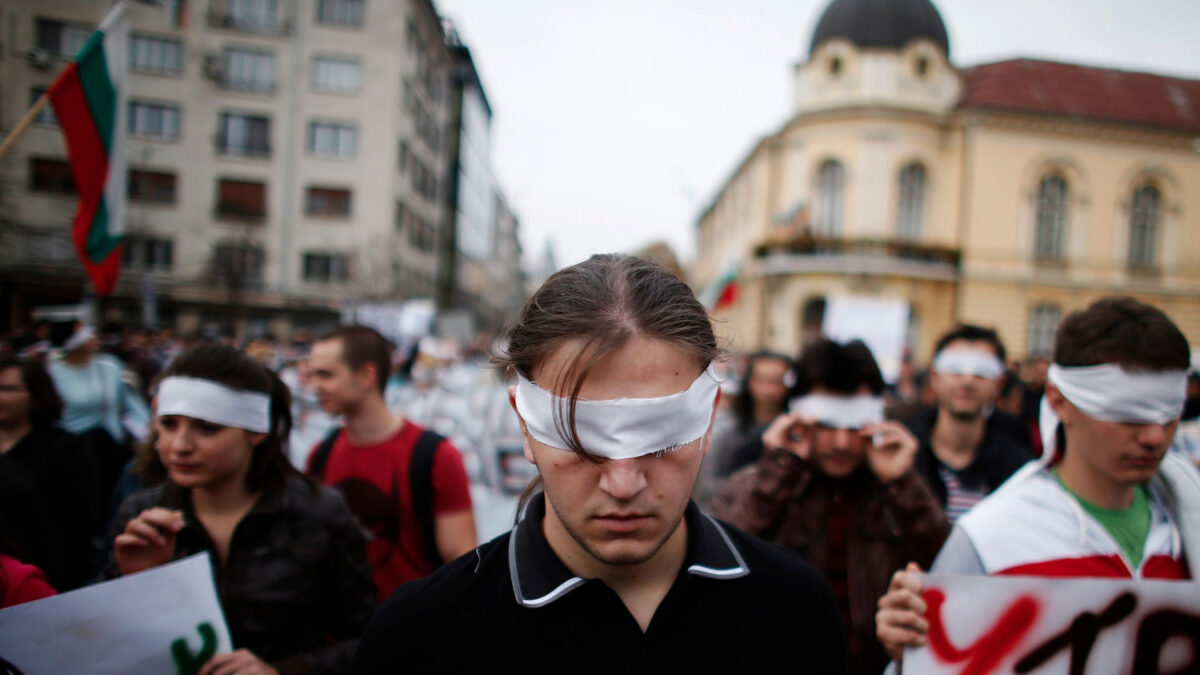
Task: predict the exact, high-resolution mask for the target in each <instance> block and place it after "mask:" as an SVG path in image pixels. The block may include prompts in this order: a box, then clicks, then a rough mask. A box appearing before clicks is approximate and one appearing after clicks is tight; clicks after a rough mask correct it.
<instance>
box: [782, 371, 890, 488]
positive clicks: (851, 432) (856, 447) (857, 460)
mask: <svg viewBox="0 0 1200 675" xmlns="http://www.w3.org/2000/svg"><path fill="white" fill-rule="evenodd" d="M810 393H811V394H823V395H826V396H844V397H845V398H847V399H849V398H851V397H849V396H846V395H845V394H842V393H839V392H835V391H829V390H828V389H825V388H824V387H813V389H812V391H811V392H810ZM870 393H871V389H870V387H867V386H865V385H864V386H863V387H862V388H861V389H859V390H858V394H868V395H869V394H870ZM796 433H807V434H809V440H810V443H811V444H812V446H811V447H812V455H811V457H812V461H813V462H815V463H816V465H817V467H818V468H819V469H820V470H821V471H822V472H824V473H825V474H827V475H829V476H833V477H834V478H845V477H846V476H849V475H850V474H852V473H854V471H855V469H857V468H858V467H859V465H861V464H862V463H863V460H864V459H865V458H866V452H867V442H866V439H865V438H864V437H863V435H862V432H861V431H860V430H858V429H837V428H834V427H829V426H823V425H821V424H816V425H814V426H811V427H808V428H807V429H793V434H796Z"/></svg>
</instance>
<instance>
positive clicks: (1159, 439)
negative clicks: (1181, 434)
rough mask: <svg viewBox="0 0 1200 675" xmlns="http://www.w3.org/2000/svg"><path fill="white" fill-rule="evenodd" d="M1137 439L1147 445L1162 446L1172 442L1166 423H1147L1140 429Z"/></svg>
mask: <svg viewBox="0 0 1200 675" xmlns="http://www.w3.org/2000/svg"><path fill="white" fill-rule="evenodd" d="M1137 441H1138V443H1141V444H1142V445H1144V446H1146V447H1152V448H1161V447H1164V446H1166V445H1167V444H1168V443H1169V442H1170V434H1169V433H1168V431H1167V425H1165V424H1146V425H1143V426H1142V427H1141V428H1140V429H1138V433H1137Z"/></svg>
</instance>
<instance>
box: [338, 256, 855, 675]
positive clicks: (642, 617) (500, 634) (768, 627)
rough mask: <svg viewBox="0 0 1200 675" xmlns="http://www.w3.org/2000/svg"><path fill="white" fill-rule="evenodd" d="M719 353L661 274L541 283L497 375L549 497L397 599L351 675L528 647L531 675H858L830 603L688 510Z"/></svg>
mask: <svg viewBox="0 0 1200 675" xmlns="http://www.w3.org/2000/svg"><path fill="white" fill-rule="evenodd" d="M718 354H719V350H718V347H717V341H716V338H715V336H714V334H713V329H712V325H711V323H710V321H709V318H708V316H707V314H706V312H705V310H704V307H703V306H702V305H701V304H700V303H699V302H698V301H697V300H696V298H695V296H694V295H693V294H692V291H691V289H690V288H688V286H687V285H686V284H684V283H683V282H682V281H680V280H679V279H678V278H676V277H674V276H673V275H671V274H670V273H669V272H668V271H667V270H666V269H664V268H663V267H661V266H659V265H656V264H653V263H651V262H648V261H645V260H642V259H639V258H634V257H629V256H620V255H603V256H593V257H592V258H591V259H589V260H587V261H585V262H583V263H580V264H578V265H574V266H572V267H569V268H566V269H564V270H562V271H560V272H558V273H557V274H555V275H554V276H553V277H551V278H550V279H549V280H547V281H546V283H545V284H544V285H543V286H542V287H541V289H539V290H538V291H537V292H536V293H535V294H534V295H533V297H532V298H530V299H529V301H528V302H527V303H526V304H525V307H524V309H523V310H522V312H521V315H520V317H519V318H518V319H517V321H516V322H515V324H514V326H513V327H512V329H511V331H510V332H509V335H508V341H507V347H506V349H505V353H504V354H503V355H502V356H499V357H498V358H497V362H498V363H499V364H500V365H502V366H506V367H508V368H510V369H511V371H513V372H514V374H515V375H516V377H517V384H516V385H515V386H514V387H512V388H511V389H510V400H511V403H512V406H513V408H514V410H515V412H516V414H517V416H518V419H519V420H520V422H521V429H522V432H523V434H524V438H525V457H526V458H527V459H528V460H529V461H530V462H532V463H533V464H535V465H536V466H537V468H538V471H539V473H540V475H541V481H540V490H539V491H537V492H536V493H534V494H532V495H531V496H530V497H529V499H528V500H527V506H526V508H525V509H524V514H523V517H522V518H521V520H520V521H519V522H518V523H517V524H516V526H515V527H514V528H513V530H512V531H511V532H509V533H507V534H505V535H502V536H501V537H499V538H497V539H495V540H493V541H492V542H489V543H487V544H484V545H483V546H481V547H479V548H478V549H477V550H476V551H475V553H474V554H473V555H467V556H463V557H462V558H459V559H458V560H456V561H454V562H451V563H448V564H447V565H445V566H444V567H442V568H441V569H439V570H438V571H437V572H435V573H434V574H433V575H432V576H430V577H426V578H424V579H421V580H419V581H415V582H413V583H410V584H407V585H405V586H403V587H402V588H401V589H400V590H399V591H397V592H396V594H395V595H393V596H392V597H391V598H390V599H389V600H388V601H387V602H386V603H385V604H384V605H383V606H382V607H381V608H380V610H379V612H377V613H376V615H375V617H374V618H373V620H372V622H371V625H370V626H368V627H367V631H366V633H364V635H363V639H362V643H361V645H360V648H359V652H358V658H357V660H356V663H355V672H361V673H375V672H394V670H395V668H396V665H395V664H399V663H403V664H404V668H405V670H406V672H417V673H425V672H479V671H487V670H492V669H494V668H495V667H496V665H497V664H496V661H497V655H499V654H504V653H508V652H509V651H511V648H512V645H513V644H514V641H518V642H519V644H521V645H522V646H523V650H525V651H526V653H524V654H522V659H521V661H520V663H519V664H518V665H517V667H518V668H520V669H522V670H523V672H537V673H542V672H545V673H550V672H560V671H584V672H614V673H616V672H632V671H660V672H713V671H716V670H728V671H730V672H759V671H763V670H766V669H767V668H771V667H776V666H778V664H780V663H784V664H789V663H791V664H800V663H803V664H804V666H803V667H804V669H805V670H806V672H811V673H834V672H844V669H845V666H844V661H845V652H844V641H843V637H842V635H841V630H840V620H839V619H838V616H837V609H836V607H835V605H834V600H833V594H832V592H831V591H830V589H829V587H828V585H827V584H826V583H825V582H824V581H823V580H821V579H820V578H819V577H818V576H817V575H816V573H815V572H814V571H813V570H812V569H811V568H810V567H808V566H807V565H806V564H804V563H803V561H801V560H800V559H799V558H797V557H795V556H792V555H790V554H788V553H786V552H784V551H782V550H780V549H777V548H775V547H772V546H770V545H769V544H766V543H765V542H762V541H761V540H758V539H755V538H753V537H750V536H748V535H746V534H745V533H743V532H741V531H738V530H736V529H734V528H732V527H729V526H727V525H724V524H721V523H718V522H717V521H716V520H713V519H712V518H709V517H707V516H705V515H704V514H702V513H700V510H699V509H698V508H697V507H696V505H695V504H694V503H693V502H691V500H690V496H691V493H692V490H693V487H694V485H695V483H696V479H697V476H698V474H699V472H700V467H701V463H702V462H703V461H704V458H705V455H706V454H707V451H708V446H709V442H710V437H711V429H712V420H713V415H714V409H715V405H716V403H717V401H718V399H719V392H718V387H719V384H720V383H719V382H718V381H717V380H716V379H715V377H714V376H713V373H712V370H711V368H710V365H711V363H712V361H713V360H714V359H715V358H716V357H717V356H718ZM747 627H752V628H749V629H745V628H747ZM463 644H469V645H471V647H472V648H471V649H462V647H461V645H463Z"/></svg>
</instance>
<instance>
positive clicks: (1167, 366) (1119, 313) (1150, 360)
mask: <svg viewBox="0 0 1200 675" xmlns="http://www.w3.org/2000/svg"><path fill="white" fill-rule="evenodd" d="M1190 358H1191V350H1190V348H1189V347H1188V342H1187V338H1185V337H1184V336H1183V333H1182V332H1181V331H1180V330H1179V328H1178V327H1177V326H1176V325H1175V324H1174V323H1172V322H1171V320H1170V319H1169V318H1167V315H1166V314H1163V313H1162V311H1161V310H1159V309H1158V308H1156V307H1151V306H1150V305H1147V304H1146V303H1144V302H1139V301H1138V300H1134V299H1133V298H1129V297H1113V298H1103V299H1101V300H1097V301H1096V302H1094V303H1092V305H1091V306H1090V307H1088V308H1087V309H1085V310H1082V311H1077V312H1072V313H1071V314H1070V315H1068V316H1067V318H1066V319H1063V321H1062V323H1061V324H1059V326H1058V335H1057V336H1056V337H1055V340H1054V362H1055V363H1057V364H1058V365H1060V366H1067V367H1072V366H1076V367H1077V366H1098V365H1101V364H1105V363H1114V364H1116V365H1119V366H1121V367H1122V368H1124V369H1126V370H1142V371H1151V372H1161V371H1164V370H1186V369H1187V367H1188V364H1189V361H1190Z"/></svg>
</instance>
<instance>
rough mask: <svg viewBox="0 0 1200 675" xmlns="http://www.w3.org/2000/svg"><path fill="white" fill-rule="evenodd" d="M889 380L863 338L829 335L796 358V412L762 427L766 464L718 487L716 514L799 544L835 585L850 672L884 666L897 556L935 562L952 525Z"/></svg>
mask: <svg viewBox="0 0 1200 675" xmlns="http://www.w3.org/2000/svg"><path fill="white" fill-rule="evenodd" d="M882 392H883V377H882V375H881V374H880V372H879V367H878V366H877V365H876V363H875V359H874V358H873V357H872V356H871V352H870V350H869V349H867V347H866V346H865V345H864V344H863V343H861V342H851V343H848V344H844V345H843V344H838V343H835V342H832V341H830V340H822V341H820V342H816V343H813V344H810V345H809V346H808V347H806V348H805V350H804V353H803V354H802V355H801V357H800V360H799V361H798V362H797V364H796V383H795V385H794V386H793V388H792V390H791V392H790V395H789V398H790V401H789V404H788V410H789V412H787V413H785V414H783V415H780V416H779V417H778V418H776V419H775V421H773V422H772V423H771V424H770V425H768V427H767V429H766V431H764V432H763V434H762V443H763V446H764V448H763V451H762V453H761V456H760V458H759V460H758V462H757V463H756V464H753V465H751V466H748V467H746V468H744V469H742V470H740V471H738V472H737V473H735V474H734V475H733V476H732V477H731V478H730V479H729V480H728V481H727V482H726V483H725V484H723V485H722V486H721V487H720V488H718V490H717V494H716V497H715V498H714V499H713V515H714V516H716V517H717V518H721V519H724V520H727V521H729V522H730V523H732V524H734V525H737V526H738V527H741V528H742V529H744V530H746V531H748V532H750V533H751V534H755V535H758V536H760V537H762V538H764V539H767V540H768V541H772V542H775V543H777V544H780V545H782V546H784V547H787V548H790V549H793V550H795V551H797V552H799V553H800V554H801V555H803V556H804V558H805V559H806V560H808V562H809V563H810V564H812V565H813V566H814V567H816V568H817V570H818V571H820V572H821V573H823V574H824V575H825V577H826V579H827V580H828V581H829V582H830V584H831V585H832V586H833V591H834V596H835V597H836V598H837V599H838V601H839V603H840V605H841V609H842V616H843V620H844V621H845V627H846V629H847V634H848V635H849V647H850V649H849V651H850V672H852V673H856V674H858V673H861V674H863V675H868V674H870V675H876V674H877V673H879V672H880V671H881V670H882V669H883V667H884V665H885V664H886V663H887V656H886V654H885V653H884V651H883V649H882V647H881V646H880V645H879V642H878V640H876V639H875V622H874V615H875V601H876V599H877V598H878V597H879V595H880V594H881V593H883V592H884V590H886V589H887V585H888V579H889V578H890V576H891V573H892V571H893V570H894V569H895V568H896V565H897V564H904V562H907V561H908V560H910V559H913V558H914V557H915V558H917V559H922V560H926V561H932V560H933V557H934V555H935V554H936V553H937V550H938V548H939V547H940V546H941V545H942V541H943V540H945V538H946V534H947V533H948V532H949V531H950V525H949V523H948V522H947V521H946V518H945V516H944V515H943V514H942V510H941V508H940V507H939V506H938V504H937V500H936V499H935V498H934V496H933V494H932V492H930V490H929V488H928V486H926V485H925V483H924V482H923V481H922V480H921V479H920V478H919V477H918V476H917V475H916V473H915V472H914V471H913V469H912V466H913V457H914V456H915V455H916V452H917V441H916V439H914V438H913V437H912V434H910V433H909V432H908V431H907V430H906V429H905V428H904V427H903V425H901V424H900V423H898V422H892V421H886V420H884V416H883V399H882V398H881V396H880V395H881V393H882Z"/></svg>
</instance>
